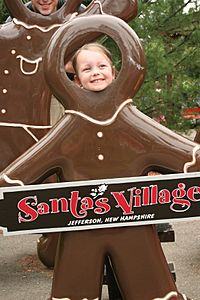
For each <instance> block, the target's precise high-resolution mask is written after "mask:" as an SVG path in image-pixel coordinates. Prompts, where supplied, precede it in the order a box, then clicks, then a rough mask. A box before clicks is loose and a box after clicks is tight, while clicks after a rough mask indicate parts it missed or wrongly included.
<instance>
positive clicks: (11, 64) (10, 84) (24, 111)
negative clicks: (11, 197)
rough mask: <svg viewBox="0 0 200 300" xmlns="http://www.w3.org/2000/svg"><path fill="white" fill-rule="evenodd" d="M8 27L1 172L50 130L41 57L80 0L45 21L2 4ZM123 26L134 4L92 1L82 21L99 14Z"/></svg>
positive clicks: (15, 2) (3, 54)
mask: <svg viewBox="0 0 200 300" xmlns="http://www.w3.org/2000/svg"><path fill="white" fill-rule="evenodd" d="M4 2H5V4H6V6H7V8H8V10H9V11H10V14H11V15H12V16H13V21H12V22H9V23H6V24H3V25H1V26H0V49H1V51H0V65H1V81H0V139H1V145H0V153H1V160H0V170H3V169H4V168H5V167H6V166H7V165H8V164H10V163H11V162H12V161H14V160H15V159H16V158H17V157H18V156H20V155H21V154H22V153H24V152H25V151H26V150H27V149H28V148H29V147H31V146H32V145H33V144H34V143H36V142H37V141H38V140H39V139H40V138H41V137H43V136H44V135H45V134H46V133H47V131H48V130H49V128H51V126H50V101H51V91H50V90H49V87H48V85H47V83H46V80H45V78H44V68H43V57H44V53H45V50H46V47H47V44H48V42H49V40H50V38H51V36H52V35H53V34H54V33H55V32H56V30H57V29H58V28H60V27H61V26H62V24H64V23H67V22H68V21H70V19H72V18H73V17H75V16H76V15H77V13H76V9H77V7H78V6H79V4H80V3H81V1H80V0H73V1H72V0H67V1H66V3H65V4H64V5H63V7H62V8H61V9H60V10H58V11H56V12H55V13H54V14H52V15H50V16H42V15H40V14H37V13H33V12H31V11H30V10H28V9H27V7H26V6H24V4H23V2H22V1H21V0H4ZM102 9H103V11H105V12H106V13H111V14H114V15H117V16H119V17H122V18H124V19H125V20H128V19H130V18H132V17H133V16H135V15H136V12H137V5H136V1H135V0H124V1H120V2H119V1H111V0H101V1H96V2H95V1H93V2H92V3H91V4H90V5H89V6H88V7H87V9H85V11H84V12H83V13H82V14H83V15H90V14H100V13H101V10H102Z"/></svg>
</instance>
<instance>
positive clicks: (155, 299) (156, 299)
mask: <svg viewBox="0 0 200 300" xmlns="http://www.w3.org/2000/svg"><path fill="white" fill-rule="evenodd" d="M174 296H175V297H176V296H178V293H177V292H169V293H168V294H167V295H166V296H165V297H164V298H154V299H153V300H170V298H171V297H174Z"/></svg>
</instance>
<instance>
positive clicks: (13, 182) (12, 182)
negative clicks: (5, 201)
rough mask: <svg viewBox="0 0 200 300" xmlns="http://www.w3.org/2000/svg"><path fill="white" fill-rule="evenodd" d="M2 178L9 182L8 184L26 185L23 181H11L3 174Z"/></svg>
mask: <svg viewBox="0 0 200 300" xmlns="http://www.w3.org/2000/svg"><path fill="white" fill-rule="evenodd" d="M2 177H3V179H4V180H5V182H7V183H11V184H18V185H21V186H24V183H23V182H22V181H21V180H17V179H16V180H13V179H10V178H9V177H8V176H7V175H6V174H3V175H2Z"/></svg>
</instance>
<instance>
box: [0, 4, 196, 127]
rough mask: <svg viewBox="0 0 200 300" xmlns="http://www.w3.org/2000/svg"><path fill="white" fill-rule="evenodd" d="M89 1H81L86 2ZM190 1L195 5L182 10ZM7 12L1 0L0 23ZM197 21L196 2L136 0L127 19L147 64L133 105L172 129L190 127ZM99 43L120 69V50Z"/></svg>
mask: <svg viewBox="0 0 200 300" xmlns="http://www.w3.org/2000/svg"><path fill="white" fill-rule="evenodd" d="M13 1H14V0H13ZM72 1H73V0H72ZM23 2H27V1H23ZM90 2H91V0H88V1H87V0H85V1H82V3H84V4H85V5H88V4H90ZM190 3H193V4H194V7H193V8H191V9H190V10H189V11H188V12H187V13H186V12H185V7H186V5H187V4H190ZM7 16H8V13H7V11H6V8H5V6H4V3H3V0H0V23H3V22H4V20H5V19H6V18H7ZM199 22H200V1H199V0H185V1H184V0H175V1H174V0H139V12H138V17H137V18H136V19H134V20H132V21H131V22H129V25H130V26H131V27H132V28H133V30H134V31H135V32H136V33H137V35H138V36H139V37H140V39H141V42H142V44H143V46H144V50H145V55H146V62H147V74H146V78H145V82H144V84H143V85H142V88H141V89H140V91H139V92H138V94H137V95H136V96H135V98H134V99H133V103H134V105H136V106H137V107H138V108H139V109H141V110H142V111H143V112H144V113H146V114H148V115H149V116H151V117H155V118H157V117H159V116H162V115H164V116H165V120H166V121H165V123H164V124H165V125H166V126H167V127H169V128H172V129H174V130H187V129H188V128H190V127H191V122H190V121H186V120H184V119H183V117H182V110H183V108H184V107H196V106H197V102H198V101H199V102H200V81H199V78H200V23H199ZM101 42H102V43H103V44H105V45H106V46H107V47H108V48H109V49H110V50H111V52H112V53H113V58H114V63H115V65H116V67H117V69H119V70H120V66H121V62H120V58H121V57H120V52H119V49H118V47H117V46H116V44H115V43H114V41H112V40H111V39H110V38H109V37H103V38H102V39H101ZM127 80H132V79H131V78H128V79H127Z"/></svg>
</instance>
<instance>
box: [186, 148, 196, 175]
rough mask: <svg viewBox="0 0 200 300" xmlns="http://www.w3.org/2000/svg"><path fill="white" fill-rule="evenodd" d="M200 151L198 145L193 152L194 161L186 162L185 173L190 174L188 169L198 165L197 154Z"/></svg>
mask: <svg viewBox="0 0 200 300" xmlns="http://www.w3.org/2000/svg"><path fill="white" fill-rule="evenodd" d="M198 150H200V146H199V145H196V146H195V147H194V148H193V150H192V161H189V162H186V163H185V164H184V167H183V173H187V172H188V168H189V167H191V166H194V165H195V164H196V153H197V151H198Z"/></svg>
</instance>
